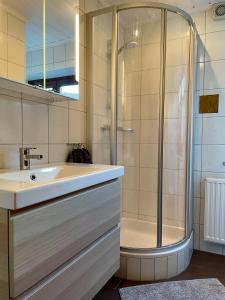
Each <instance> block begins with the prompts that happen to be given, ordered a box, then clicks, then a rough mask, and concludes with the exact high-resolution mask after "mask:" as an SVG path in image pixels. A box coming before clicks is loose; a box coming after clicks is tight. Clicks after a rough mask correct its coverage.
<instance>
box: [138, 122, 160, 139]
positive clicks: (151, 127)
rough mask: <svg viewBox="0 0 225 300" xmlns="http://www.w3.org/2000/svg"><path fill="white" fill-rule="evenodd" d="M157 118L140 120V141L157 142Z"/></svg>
mask: <svg viewBox="0 0 225 300" xmlns="http://www.w3.org/2000/svg"><path fill="white" fill-rule="evenodd" d="M158 126H159V122H158V120H141V137H140V139H141V143H152V144H156V143H158Z"/></svg>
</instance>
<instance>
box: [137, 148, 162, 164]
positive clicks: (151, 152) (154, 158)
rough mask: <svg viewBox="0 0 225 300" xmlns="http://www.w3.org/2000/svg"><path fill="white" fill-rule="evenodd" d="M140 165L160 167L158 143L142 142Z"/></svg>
mask: <svg viewBox="0 0 225 300" xmlns="http://www.w3.org/2000/svg"><path fill="white" fill-rule="evenodd" d="M140 166H141V167H150V168H157V167H158V144H140Z"/></svg>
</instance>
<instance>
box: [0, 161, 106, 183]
mask: <svg viewBox="0 0 225 300" xmlns="http://www.w3.org/2000/svg"><path fill="white" fill-rule="evenodd" d="M98 171H101V168H100V167H96V166H92V165H88V166H80V165H79V166H78V165H70V166H69V165H63V166H52V167H43V168H40V169H33V170H29V171H14V172H8V173H2V174H0V180H1V179H3V180H9V181H11V180H12V181H17V182H30V183H35V182H45V181H51V180H58V179H63V178H67V177H74V176H82V175H85V174H89V173H93V172H98Z"/></svg>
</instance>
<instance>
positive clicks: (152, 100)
mask: <svg viewBox="0 0 225 300" xmlns="http://www.w3.org/2000/svg"><path fill="white" fill-rule="evenodd" d="M158 116H159V95H158V94H153V95H142V96H141V119H157V118H158Z"/></svg>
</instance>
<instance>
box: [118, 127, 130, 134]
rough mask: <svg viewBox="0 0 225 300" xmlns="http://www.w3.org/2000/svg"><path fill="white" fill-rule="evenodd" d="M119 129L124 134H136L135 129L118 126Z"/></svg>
mask: <svg viewBox="0 0 225 300" xmlns="http://www.w3.org/2000/svg"><path fill="white" fill-rule="evenodd" d="M117 129H118V130H119V131H122V132H131V133H132V132H134V129H133V128H126V127H121V126H118V127H117Z"/></svg>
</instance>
